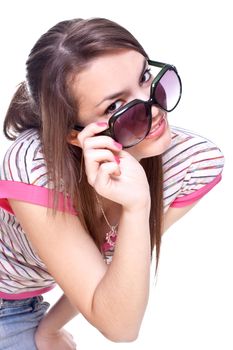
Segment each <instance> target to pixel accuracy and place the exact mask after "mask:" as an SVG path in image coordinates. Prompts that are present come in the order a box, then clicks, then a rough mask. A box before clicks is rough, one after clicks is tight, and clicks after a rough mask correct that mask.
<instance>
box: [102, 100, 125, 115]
mask: <svg viewBox="0 0 233 350" xmlns="http://www.w3.org/2000/svg"><path fill="white" fill-rule="evenodd" d="M120 107H121V102H120V101H116V102H114V103H112V104H111V105H110V106H109V107H108V108H107V109H106V111H105V114H113V113H114V112H116V111H117V110H118V109H119V108H120Z"/></svg>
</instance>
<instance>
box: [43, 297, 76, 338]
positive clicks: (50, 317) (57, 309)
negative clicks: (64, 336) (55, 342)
mask: <svg viewBox="0 0 233 350" xmlns="http://www.w3.org/2000/svg"><path fill="white" fill-rule="evenodd" d="M78 313H79V311H78V310H77V308H75V307H74V306H73V305H72V304H71V303H70V301H69V299H68V298H67V297H66V295H65V294H63V295H62V296H61V298H60V299H59V300H58V301H57V302H56V303H55V304H54V305H53V306H52V307H51V309H50V310H49V311H48V313H47V314H46V315H45V317H44V318H43V319H42V321H41V322H40V327H43V329H44V328H46V330H49V331H51V332H52V331H57V330H59V329H60V328H62V327H63V326H64V325H65V324H66V323H68V322H69V321H70V320H72V319H73V318H74V317H75V316H76V315H77V314H78Z"/></svg>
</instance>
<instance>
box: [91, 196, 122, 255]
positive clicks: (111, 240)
mask: <svg viewBox="0 0 233 350" xmlns="http://www.w3.org/2000/svg"><path fill="white" fill-rule="evenodd" d="M96 199H97V202H98V204H99V207H100V210H101V212H102V214H103V217H104V220H105V222H106V224H107V225H108V227H109V228H110V231H108V232H107V233H106V235H105V242H104V244H103V246H102V247H103V250H104V252H106V251H109V250H113V248H114V246H115V242H116V239H117V226H118V224H116V225H111V224H110V223H109V221H108V219H107V216H106V214H105V212H104V208H103V206H102V203H101V201H100V199H99V198H98V195H97V193H96Z"/></svg>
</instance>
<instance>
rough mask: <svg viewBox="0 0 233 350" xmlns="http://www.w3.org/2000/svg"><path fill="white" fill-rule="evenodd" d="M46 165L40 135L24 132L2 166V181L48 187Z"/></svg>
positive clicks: (33, 132)
mask: <svg viewBox="0 0 233 350" xmlns="http://www.w3.org/2000/svg"><path fill="white" fill-rule="evenodd" d="M46 173H47V171H46V164H45V160H44V156H43V152H42V144H41V139H40V136H39V133H38V131H37V130H35V129H29V130H27V131H24V132H22V133H21V134H20V135H19V136H18V137H17V139H16V140H15V141H14V142H13V143H12V144H11V145H10V147H9V148H8V150H7V151H6V153H5V156H4V158H3V161H2V164H1V180H7V181H18V182H23V183H26V184H36V185H39V186H42V185H46V183H47V176H46Z"/></svg>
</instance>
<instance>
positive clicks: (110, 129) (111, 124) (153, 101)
mask: <svg viewBox="0 0 233 350" xmlns="http://www.w3.org/2000/svg"><path fill="white" fill-rule="evenodd" d="M147 62H148V64H149V65H150V66H154V67H158V68H162V69H161V71H160V72H159V73H158V74H157V75H156V76H155V78H154V79H153V81H152V83H151V89H150V98H149V100H148V101H143V100H139V99H135V100H133V101H130V102H129V103H127V104H125V105H124V106H123V107H121V108H119V109H118V111H117V112H115V113H114V114H113V115H112V116H111V117H110V119H109V120H108V125H109V127H108V129H106V130H104V131H102V132H101V133H99V134H97V135H105V136H110V137H112V138H113V139H114V140H115V133H114V124H115V122H116V120H117V119H118V118H119V117H120V116H121V115H122V114H123V113H125V112H126V111H127V110H128V109H130V108H132V107H133V106H135V105H137V104H139V103H142V104H144V106H145V109H146V112H147V116H148V117H149V121H148V130H147V133H146V135H145V136H144V138H145V137H146V136H147V135H148V133H149V131H150V128H151V123H152V114H151V106H152V105H157V106H159V107H160V108H162V109H163V110H164V111H166V112H171V111H173V110H174V109H175V108H176V106H177V105H178V103H179V101H180V99H181V94H182V83H181V79H180V76H179V74H178V72H177V69H176V67H175V66H173V65H171V64H167V63H162V62H158V61H153V60H150V59H148V61H147ZM168 70H173V71H174V72H175V73H176V75H177V78H178V80H179V83H180V95H179V98H178V100H177V103H176V104H175V106H174V107H173V108H171V109H169V110H168V109H165V108H164V107H163V106H161V105H160V104H159V103H158V101H156V99H155V97H154V92H155V89H156V87H157V85H158V83H159V81H160V79H161V78H162V77H163V76H164V74H165V73H166V72H167V71H168ZM84 128H85V127H83V126H79V125H77V124H75V125H74V127H73V129H75V130H77V131H82V130H83V129H84ZM144 138H143V139H144ZM143 139H142V140H143ZM142 140H135V143H134V144H132V145H128V146H124V145H123V147H124V148H129V147H132V146H135V145H136V144H137V143H139V142H141V141H142Z"/></svg>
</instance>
